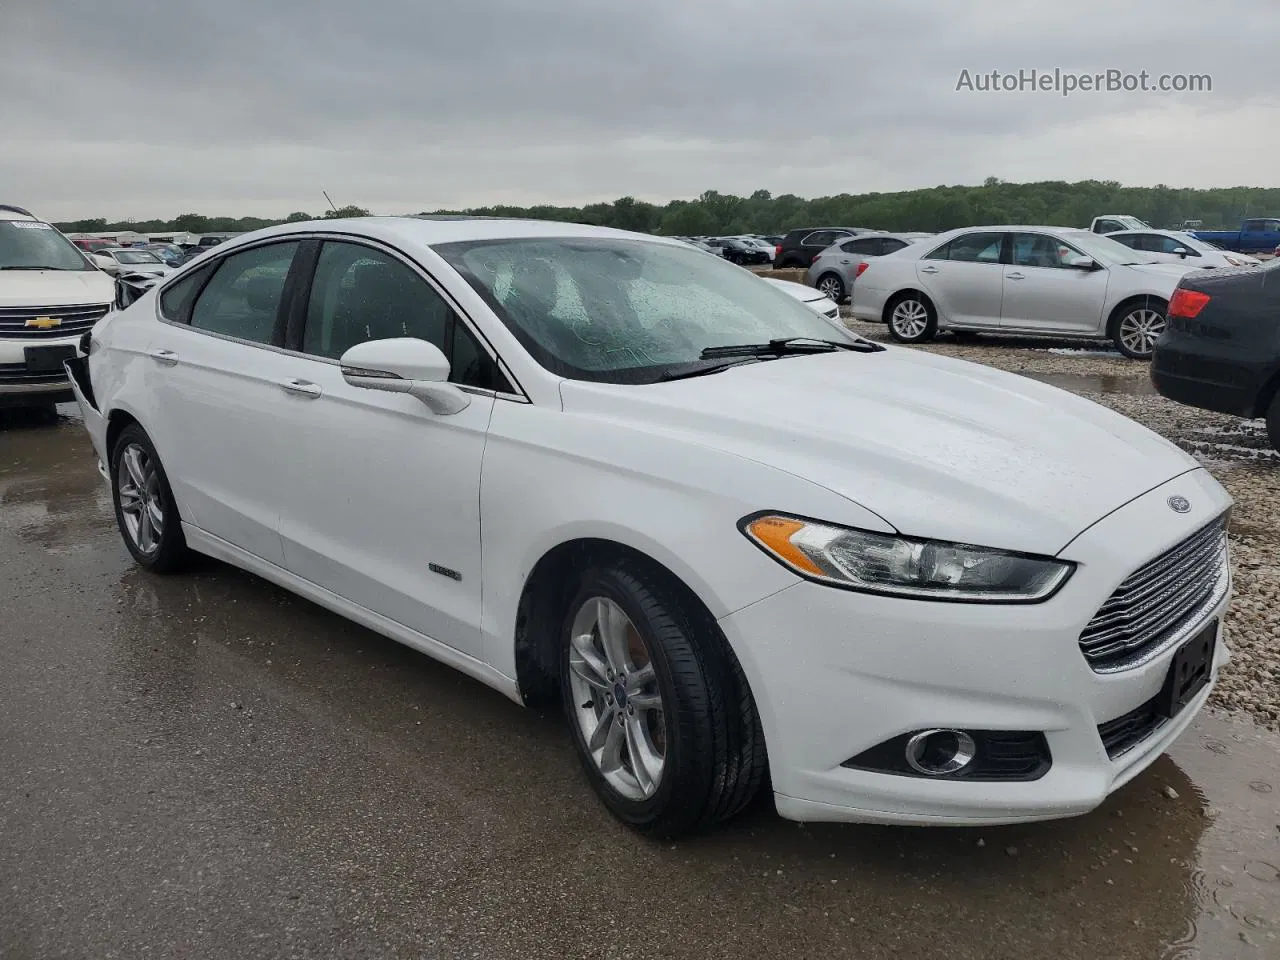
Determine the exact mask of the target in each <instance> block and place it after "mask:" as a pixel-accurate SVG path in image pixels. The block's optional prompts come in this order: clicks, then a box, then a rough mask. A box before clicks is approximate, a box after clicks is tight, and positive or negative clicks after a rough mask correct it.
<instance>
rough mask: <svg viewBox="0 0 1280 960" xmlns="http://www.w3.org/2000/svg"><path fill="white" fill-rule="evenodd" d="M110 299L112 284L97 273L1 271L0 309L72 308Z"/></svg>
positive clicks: (75, 271) (107, 301)
mask: <svg viewBox="0 0 1280 960" xmlns="http://www.w3.org/2000/svg"><path fill="white" fill-rule="evenodd" d="M113 297H115V282H114V281H113V280H112V279H111V278H110V277H109V276H107V275H106V274H105V273H103V272H102V271H100V270H5V271H3V272H0V307H74V306H79V305H81V304H87V303H93V304H99V303H110V302H111V300H112V298H113Z"/></svg>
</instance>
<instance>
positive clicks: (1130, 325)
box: [1111, 300, 1165, 360]
mask: <svg viewBox="0 0 1280 960" xmlns="http://www.w3.org/2000/svg"><path fill="white" fill-rule="evenodd" d="M1164 311H1165V308H1164V305H1163V304H1162V303H1161V302H1160V301H1158V300H1145V301H1141V302H1137V303H1131V304H1127V305H1123V306H1121V307H1120V309H1119V310H1117V311H1116V313H1115V316H1114V317H1113V318H1112V321H1111V340H1112V342H1113V343H1115V345H1116V349H1117V350H1119V351H1120V352H1121V353H1122V354H1124V355H1125V356H1126V357H1128V358H1129V359H1130V360H1150V359H1151V354H1152V353H1153V352H1155V348H1156V341H1157V340H1159V339H1160V335H1161V334H1162V333H1164V327H1165V316H1164Z"/></svg>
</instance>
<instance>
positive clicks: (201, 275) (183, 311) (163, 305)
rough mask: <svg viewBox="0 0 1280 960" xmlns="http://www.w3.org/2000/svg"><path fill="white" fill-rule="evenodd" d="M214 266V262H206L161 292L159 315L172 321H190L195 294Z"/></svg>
mask: <svg viewBox="0 0 1280 960" xmlns="http://www.w3.org/2000/svg"><path fill="white" fill-rule="evenodd" d="M214 266H215V264H206V265H205V266H203V267H201V268H200V269H198V270H192V271H191V272H190V273H188V274H187V275H186V276H185V277H183V278H182V279H181V280H179V281H178V282H177V283H175V284H174V285H173V286H171V287H168V288H167V289H166V290H165V291H164V292H163V293H161V294H160V315H161V316H162V317H164V318H165V319H166V320H172V321H173V322H174V323H190V322H191V306H192V304H193V303H195V299H196V294H197V293H199V292H200V288H201V287H202V286H204V282H205V280H206V279H208V277H209V274H210V273H212V272H213V267H214Z"/></svg>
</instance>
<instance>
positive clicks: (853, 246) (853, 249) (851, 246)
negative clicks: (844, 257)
mask: <svg viewBox="0 0 1280 960" xmlns="http://www.w3.org/2000/svg"><path fill="white" fill-rule="evenodd" d="M857 243H858V241H857V240H846V241H845V242H844V243H842V244H840V249H841V250H843V251H844V252H845V253H857V252H858V247H857Z"/></svg>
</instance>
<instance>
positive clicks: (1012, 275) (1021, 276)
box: [1004, 273, 1027, 280]
mask: <svg viewBox="0 0 1280 960" xmlns="http://www.w3.org/2000/svg"><path fill="white" fill-rule="evenodd" d="M1004 278H1005V279H1006V280H1025V279H1027V278H1026V275H1025V274H1021V273H1006V274H1005V275H1004Z"/></svg>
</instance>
